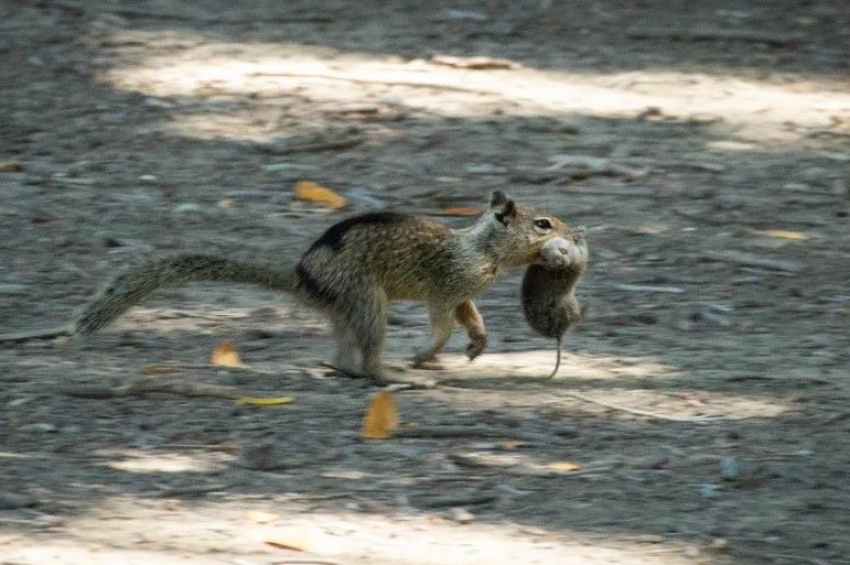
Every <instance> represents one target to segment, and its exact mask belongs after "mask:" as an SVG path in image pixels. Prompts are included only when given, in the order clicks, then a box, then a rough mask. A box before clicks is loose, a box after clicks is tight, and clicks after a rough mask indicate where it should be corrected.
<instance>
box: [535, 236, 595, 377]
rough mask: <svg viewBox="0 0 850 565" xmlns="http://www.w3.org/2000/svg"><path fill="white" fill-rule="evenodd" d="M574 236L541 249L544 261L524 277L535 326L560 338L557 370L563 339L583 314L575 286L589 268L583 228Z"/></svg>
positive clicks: (556, 370)
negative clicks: (568, 329)
mask: <svg viewBox="0 0 850 565" xmlns="http://www.w3.org/2000/svg"><path fill="white" fill-rule="evenodd" d="M573 234H574V236H573V238H572V239H566V240H562V239H560V238H559V239H555V240H552V241H550V242H549V243H547V244H546V245H544V246H543V248H542V249H541V250H540V255H541V258H542V259H543V262H542V263H537V264H532V265H529V266H528V269H527V270H526V272H525V276H524V277H523V279H522V307H523V311H524V312H525V319H526V321H527V322H528V325H529V326H531V328H532V329H533V330H534V331H536V332H537V333H539V334H540V335H542V336H545V337H554V338H555V339H557V357H556V359H555V369H554V370H553V371H552V373H551V374H550V375H549V377H548V378H552V377H554V376H555V374H556V373H557V372H558V368H559V367H560V366H561V341H562V340H563V337H564V333H565V332H566V331H567V328H569V327H570V325H571V324H573V323H574V322H577V321H578V320H580V319H581V317H582V312H583V311H582V309H581V308H580V307H579V305H578V301H577V300H576V297H575V292H574V291H575V285H576V283H577V282H578V279H579V277H581V275H582V273H584V270H585V268H587V259H588V252H587V243H586V241H585V239H584V235H583V234H584V230H583V229H582V228H579V229H575V230H573Z"/></svg>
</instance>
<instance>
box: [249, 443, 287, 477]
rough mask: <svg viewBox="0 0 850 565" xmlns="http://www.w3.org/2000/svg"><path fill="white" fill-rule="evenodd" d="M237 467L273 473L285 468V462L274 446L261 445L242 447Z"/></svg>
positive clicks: (269, 444)
mask: <svg viewBox="0 0 850 565" xmlns="http://www.w3.org/2000/svg"><path fill="white" fill-rule="evenodd" d="M237 465H239V466H240V467H244V468H246V469H254V470H257V471H273V470H275V469H283V468H284V467H286V462H285V461H284V458H283V455H282V454H281V453H280V452H279V451H278V450H277V448H276V447H275V445H274V444H272V443H262V444H259V445H246V446H245V447H243V448H242V449H241V450H240V452H239V460H238V462H237Z"/></svg>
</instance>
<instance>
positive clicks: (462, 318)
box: [455, 300, 487, 361]
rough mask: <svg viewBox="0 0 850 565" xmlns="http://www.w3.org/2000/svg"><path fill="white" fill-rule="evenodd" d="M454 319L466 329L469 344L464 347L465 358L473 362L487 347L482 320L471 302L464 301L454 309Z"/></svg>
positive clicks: (485, 331)
mask: <svg viewBox="0 0 850 565" xmlns="http://www.w3.org/2000/svg"><path fill="white" fill-rule="evenodd" d="M455 319H456V320H457V321H458V322H460V325H462V326H463V327H464V328H466V334H467V335H468V336H469V344H467V346H466V356H467V357H469V360H470V361H471V360H473V359H475V358H476V357H478V356H479V355H481V353H483V352H484V349H485V348H486V347H487V330H486V329H485V328H484V318H482V317H481V313H480V312H479V311H478V308H476V307H475V303H474V302H472V300H464V301H463V302H461V303H460V304H459V305H458V306H457V308H455Z"/></svg>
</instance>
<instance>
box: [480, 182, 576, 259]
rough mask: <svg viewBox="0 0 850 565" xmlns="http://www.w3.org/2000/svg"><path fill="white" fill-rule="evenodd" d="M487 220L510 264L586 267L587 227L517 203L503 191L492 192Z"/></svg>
mask: <svg viewBox="0 0 850 565" xmlns="http://www.w3.org/2000/svg"><path fill="white" fill-rule="evenodd" d="M486 216H487V221H488V222H490V223H491V225H492V226H493V227H494V233H495V234H496V238H497V239H498V245H497V246H496V247H497V248H498V249H499V252H500V253H499V254H500V255H501V256H502V261H501V262H502V263H503V264H504V265H505V266H507V267H519V266H522V265H529V264H532V263H538V264H546V265H549V266H552V267H557V268H563V267H567V266H570V265H573V266H575V267H577V268H580V269H582V270H584V266H585V265H586V263H587V242H586V241H585V238H584V233H585V230H584V228H571V227H569V226H567V225H566V224H565V223H564V222H562V221H561V220H559V219H558V218H556V217H555V216H553V215H552V214H550V213H548V212H546V211H544V210H540V209H537V208H533V207H531V206H526V205H523V204H517V203H516V202H514V201H513V200H512V199H510V198H508V197H507V196H505V194H504V193H502V192H501V191H498V190H497V191H495V192H493V193H492V194H491V195H490V209H489V210H488V211H487V214H486Z"/></svg>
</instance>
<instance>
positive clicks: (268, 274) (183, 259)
mask: <svg viewBox="0 0 850 565" xmlns="http://www.w3.org/2000/svg"><path fill="white" fill-rule="evenodd" d="M541 218H542V219H545V220H546V221H547V222H548V225H542V227H541ZM569 233H570V232H569V229H568V228H567V226H565V225H564V224H563V223H562V222H561V221H560V220H558V219H557V218H554V217H552V216H551V215H549V214H547V213H545V212H543V211H540V210H536V209H534V208H531V207H529V206H523V205H519V204H515V203H514V202H513V201H512V200H510V199H508V198H507V197H505V196H504V195H503V194H502V193H500V192H495V193H493V195H492V197H491V201H490V208H489V210H488V211H487V212H486V213H485V214H484V215H483V216H482V217H481V218H479V220H478V221H477V222H476V223H475V224H474V225H473V226H471V227H469V228H466V229H460V230H452V229H449V228H448V227H446V226H445V225H443V224H440V223H436V222H432V221H430V220H426V219H424V218H419V217H415V216H409V215H404V214H395V213H387V212H384V213H377V214H366V215H362V216H355V217H353V218H349V219H347V220H343V221H342V222H339V223H338V224H335V225H334V226H332V227H331V228H329V229H328V231H327V232H325V233H324V234H323V235H322V236H321V237H320V238H319V239H317V240H316V241H315V242H314V243H313V244H312V245H311V246H310V248H309V249H308V250H307V251H306V252H305V253H304V255H303V256H302V257H301V260H300V262H299V263H298V265H297V266H296V267H295V268H294V269H280V268H275V267H272V266H267V265H259V264H252V263H244V262H238V261H234V260H231V259H227V258H224V257H215V256H210V255H178V256H175V257H168V258H165V259H157V260H153V261H150V262H148V263H144V264H142V265H141V266H139V267H137V268H135V269H132V270H130V271H129V272H127V273H125V274H123V275H121V276H119V277H117V278H116V279H114V280H113V281H112V282H111V283H110V284H109V285H108V286H107V288H106V289H105V290H104V291H103V292H102V293H101V295H100V296H99V297H98V298H96V299H95V301H94V302H92V303H91V304H90V305H89V306H88V307H87V308H86V309H85V310H84V312H83V314H82V316H81V317H80V318H79V320H78V321H77V323H76V326H75V330H74V333H75V334H86V333H90V332H92V331H95V330H97V329H99V328H101V327H103V326H105V325H107V324H108V323H109V322H111V321H112V320H114V319H115V318H117V317H118V316H120V315H121V314H122V313H123V312H124V311H126V310H127V309H128V308H130V307H131V306H133V305H134V304H137V303H139V302H140V301H141V300H142V299H143V298H144V297H145V296H147V295H148V294H150V293H151V292H153V291H154V290H156V289H157V288H159V287H162V286H166V285H176V284H182V283H186V282H192V281H221V282H233V283H252V284H258V285H261V286H265V287H267V288H270V289H273V290H280V291H286V292H292V293H294V294H295V295H296V296H297V297H298V298H300V299H301V300H302V301H303V302H305V303H307V304H308V305H310V306H312V307H314V308H316V309H318V310H320V311H322V312H324V313H325V314H327V316H328V318H329V319H330V322H331V324H332V326H333V329H334V335H335V338H336V341H337V344H338V347H339V352H338V355H337V358H336V364H337V366H338V367H339V368H341V369H343V370H345V371H347V372H351V373H355V374H362V375H367V376H371V377H378V376H379V375H380V372H381V371H380V358H381V353H382V350H383V346H384V334H385V330H386V317H387V304H388V302H389V301H392V300H416V301H420V302H425V303H427V304H428V308H429V315H430V321H431V340H430V343H429V345H428V347H427V348H425V349H423V350H422V351H420V352H419V353H418V354H417V356H416V362H417V364H422V363H425V362H427V361H431V360H433V359H434V358H435V356H436V355H437V354H438V353H439V352H440V350H441V349H442V348H443V346H444V345H445V343H446V341H448V339H449V337H450V336H451V331H452V327H453V326H454V322H455V321H458V322H459V323H460V324H461V325H463V326H464V328H465V329H466V331H467V334H468V335H469V338H470V344H469V346H468V348H467V353H468V355H469V357H470V359H474V358H475V357H477V356H478V355H480V354H481V352H482V351H483V350H484V348H485V347H486V335H487V334H486V330H485V327H484V321H483V319H482V318H481V314H480V313H479V312H478V309H477V308H476V307H475V304H474V303H473V302H472V300H473V298H475V296H477V295H478V294H479V293H481V292H482V291H483V290H484V289H486V288H487V287H488V286H489V285H490V284H491V283H492V282H493V279H494V278H495V277H496V275H497V274H498V273H499V271H501V270H503V269H505V268H511V267H518V266H522V265H528V264H531V263H535V262H539V261H540V260H541V256H540V251H541V249H542V248H543V247H544V246H545V245H546V243H547V242H549V241H551V240H552V239H554V238H557V237H564V236H566V235H568V234H569Z"/></svg>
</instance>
